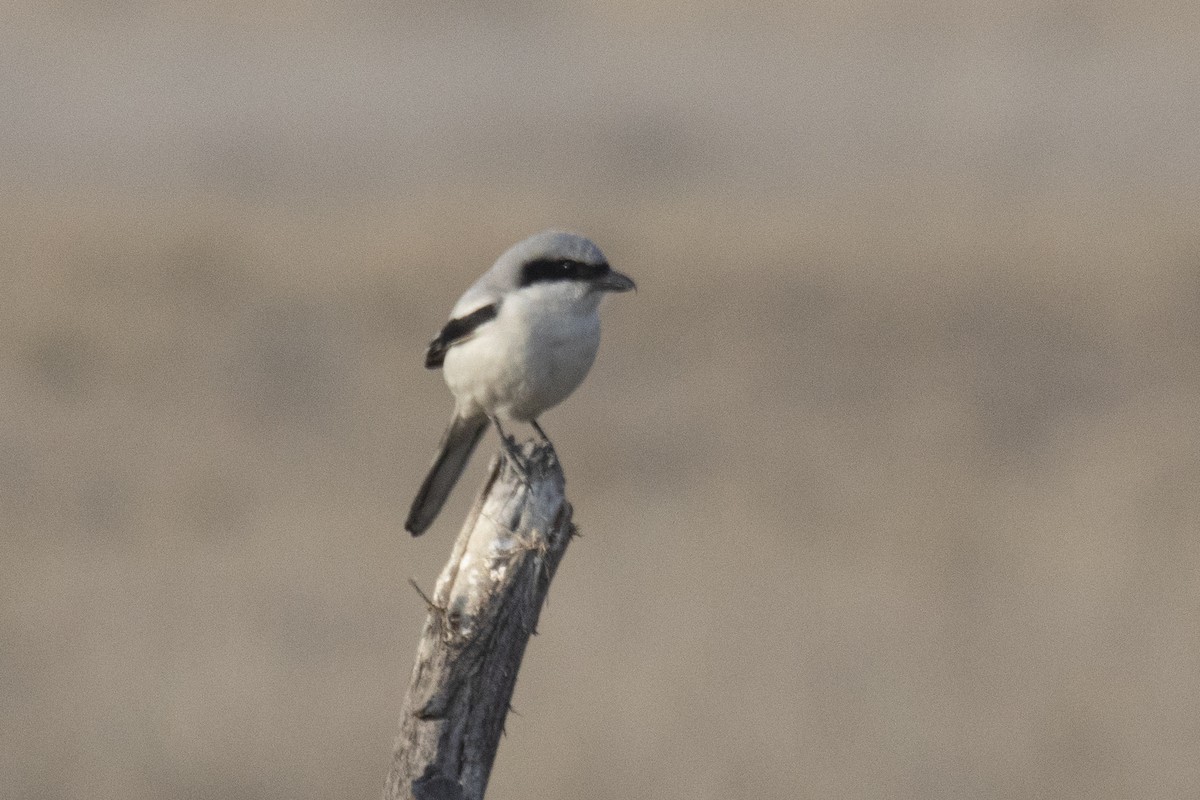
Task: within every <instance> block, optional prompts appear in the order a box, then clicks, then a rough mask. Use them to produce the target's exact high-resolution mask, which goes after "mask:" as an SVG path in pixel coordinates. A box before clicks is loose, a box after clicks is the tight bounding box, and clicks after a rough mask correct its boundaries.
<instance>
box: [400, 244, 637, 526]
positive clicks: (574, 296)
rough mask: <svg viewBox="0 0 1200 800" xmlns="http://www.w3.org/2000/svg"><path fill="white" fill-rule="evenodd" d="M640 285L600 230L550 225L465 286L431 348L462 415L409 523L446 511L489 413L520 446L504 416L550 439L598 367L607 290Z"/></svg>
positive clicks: (431, 363)
mask: <svg viewBox="0 0 1200 800" xmlns="http://www.w3.org/2000/svg"><path fill="white" fill-rule="evenodd" d="M633 288H635V287H634V283H633V281H632V280H631V279H630V278H629V277H627V276H625V275H622V274H621V273H619V272H617V271H615V270H613V269H612V268H610V267H609V265H608V262H607V261H606V260H605V258H604V254H603V253H601V252H600V248H599V247H597V246H596V245H595V244H593V243H592V242H591V241H590V240H588V239H585V238H584V237H582V236H579V235H577V234H573V233H564V232H562V231H544V232H543V233H539V234H536V235H534V236H531V237H529V238H528V239H525V240H524V241H521V242H518V243H517V244H515V245H513V246H512V247H510V248H509V249H508V250H506V251H505V252H504V253H503V255H501V256H500V258H499V259H497V260H496V263H495V264H494V265H493V266H492V268H491V269H489V270H488V271H487V272H485V273H484V274H483V277H481V278H480V279H479V280H478V281H476V282H475V284H474V285H473V286H472V287H471V288H470V289H467V291H466V292H464V293H463V296H462V297H460V298H459V300H458V302H457V303H456V304H455V305H454V309H453V310H452V311H451V312H450V321H449V322H447V323H446V325H445V327H443V328H442V331H441V333H439V334H438V335H437V337H436V338H435V339H434V340H433V341H432V342H430V343H429V349H428V350H427V351H426V353H425V366H426V367H427V368H428V369H437V368H438V367H441V368H442V375H443V377H445V379H446V385H447V386H449V387H450V391H451V392H452V393H453V394H454V416H453V417H451V418H450V427H449V428H447V429H446V434H445V436H443V437H442V444H441V446H440V447H439V448H438V452H437V455H436V456H435V457H434V459H433V466H432V467H430V469H429V475H428V476H426V478H425V482H424V483H422V484H421V488H420V490H419V491H418V492H417V497H416V499H415V500H413V504H412V510H411V511H410V512H409V514H408V521H407V522H405V524H404V527H405V528H406V529H407V530H408V531H409V532H410V533H411V534H412V535H413V536H417V535H419V534H421V533H423V532H424V531H425V530H426V529H427V528H428V527H429V526H430V525H431V524H432V523H433V520H434V518H435V517H437V514H438V512H439V511H441V509H442V504H443V503H444V502H445V501H446V497H447V496H448V495H449V494H450V490H451V489H453V488H454V484H455V483H457V482H458V478H459V476H460V475H462V471H463V469H464V468H465V467H466V465H467V460H468V459H469V458H470V457H471V452H472V451H473V450H474V449H475V445H476V444H478V443H479V439H480V437H481V436H482V435H483V432H484V430H485V429H486V428H487V425H488V422H489V421H491V422H492V423H493V424H494V425H495V426H496V430H497V432H498V433H499V434H500V437H501V439H502V440H503V441H504V443H505V446H506V447H507V448H508V449H509V450H510V451H511V450H513V449H515V444H514V442H513V440H512V439H511V438H509V437H508V436H507V435H506V434H505V433H504V429H503V428H502V427H501V426H500V417H501V416H504V417H506V418H508V419H512V420H516V421H518V422H528V423H531V424H532V425H533V428H534V430H536V431H537V433H538V435H539V436H541V437H542V439H544V440H545V441H547V442H548V441H549V438H548V437H547V436H546V433H545V431H543V430H542V427H541V426H540V425H539V424H538V422H537V418H538V417H539V416H540V415H541V414H542V412H544V411H546V410H547V409H549V408H552V407H553V406H556V405H558V404H559V403H561V402H562V401H563V400H565V399H566V398H567V396H568V395H570V394H571V392H573V391H575V389H576V387H578V386H579V384H580V383H582V382H583V379H584V378H585V377H586V376H587V374H588V370H590V369H591V368H592V362H593V361H595V359H596V350H597V348H598V347H599V346H600V314H599V308H600V300H601V298H603V296H604V295H605V294H606V293H608V292H625V291H628V290H630V289H633Z"/></svg>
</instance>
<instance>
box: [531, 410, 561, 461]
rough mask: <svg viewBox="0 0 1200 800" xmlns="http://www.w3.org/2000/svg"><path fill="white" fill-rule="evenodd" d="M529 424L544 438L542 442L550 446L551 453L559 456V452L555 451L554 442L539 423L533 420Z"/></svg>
mask: <svg viewBox="0 0 1200 800" xmlns="http://www.w3.org/2000/svg"><path fill="white" fill-rule="evenodd" d="M529 424H530V425H532V426H533V429H534V430H535V431H537V434H538V436H540V437H542V441H543V442H545V443H546V444H548V445H550V452H552V453H555V454H556V455H557V451H555V449H554V442H552V441H550V437H549V436H547V435H546V432H545V431H544V430H542V426H541V425H538V421H537V420H536V419H531V420H529Z"/></svg>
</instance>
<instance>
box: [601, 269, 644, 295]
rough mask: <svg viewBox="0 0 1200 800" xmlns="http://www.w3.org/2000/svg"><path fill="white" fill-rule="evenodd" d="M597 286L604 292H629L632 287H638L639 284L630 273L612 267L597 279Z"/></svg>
mask: <svg viewBox="0 0 1200 800" xmlns="http://www.w3.org/2000/svg"><path fill="white" fill-rule="evenodd" d="M596 288H597V289H599V290H600V291H602V292H628V291H629V290H630V289H637V284H636V283H634V282H633V278H630V277H629V276H628V275H622V274H621V273H619V272H617V271H616V270H615V269H610V270H609V271H608V272H606V273H604V274H603V275H601V276H600V277H599V278H597V279H596Z"/></svg>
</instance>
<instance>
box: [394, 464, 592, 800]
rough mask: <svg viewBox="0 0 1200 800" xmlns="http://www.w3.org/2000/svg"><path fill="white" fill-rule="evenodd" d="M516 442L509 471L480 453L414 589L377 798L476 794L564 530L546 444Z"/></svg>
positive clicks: (562, 547)
mask: <svg viewBox="0 0 1200 800" xmlns="http://www.w3.org/2000/svg"><path fill="white" fill-rule="evenodd" d="M523 453H524V456H525V457H524V458H523V459H522V462H523V464H522V467H523V469H521V470H518V469H517V468H516V467H514V466H513V464H512V463H511V461H510V459H509V457H508V456H500V455H498V456H496V457H495V458H493V459H492V463H491V466H490V467H489V475H488V479H487V481H486V482H485V483H484V486H483V490H482V491H481V492H480V494H479V497H478V498H476V500H475V505H474V507H473V508H472V509H471V511H470V513H469V514H468V515H467V520H466V523H465V524H464V525H463V528H462V531H461V532H460V533H459V535H458V539H457V540H456V541H455V543H454V550H453V551H452V553H451V555H450V560H449V562H447V564H446V566H445V568H444V569H443V570H442V574H441V576H440V577H439V578H438V582H437V585H436V587H435V588H434V591H433V596H432V597H429V598H426V602H427V603H428V605H429V616H428V618H427V619H426V620H425V628H424V631H423V632H422V634H421V642H420V644H419V645H418V646H417V661H416V664H415V665H414V666H413V673H412V682H411V683H410V684H409V687H408V692H407V693H406V695H405V697H404V704H403V706H402V710H401V713H400V734H399V736H398V737H397V738H396V746H395V752H394V753H393V755H392V765H391V769H390V770H389V772H388V777H387V784H386V787H385V789H384V797H385V800H402V799H403V800H409V799H410V798H411V800H482V798H483V795H484V791H485V790H486V789H487V782H488V776H489V775H490V774H491V770H492V762H493V760H494V759H495V757H496V749H497V747H498V746H499V744H500V736H501V734H502V733H503V731H504V719H505V716H506V715H507V714H508V708H509V702H510V700H511V699H512V693H513V687H514V686H515V685H516V682H517V672H518V670H519V669H520V667H521V657H522V656H523V655H524V653H525V645H526V643H527V642H528V641H529V637H530V635H531V634H532V633H533V632H534V629H535V627H536V625H537V621H538V615H539V614H540V613H541V608H542V603H543V602H544V600H545V597H546V592H547V591H548V590H549V588H550V581H551V579H553V577H554V572H555V570H556V569H557V568H558V563H559V561H560V560H561V559H562V557H563V554H564V553H565V552H566V549H567V544H568V543H569V542H570V540H571V537H572V536H573V535H574V533H575V528H574V526H573V525H572V524H571V505H570V503H568V502H567V499H566V494H565V491H566V479H565V478H564V476H563V472H562V468H561V467H560V466H559V463H558V459H557V458H556V457H555V455H554V450H553V448H552V447H550V446H549V445H548V444H537V443H532V442H531V443H529V444H526V445H525V447H524V450H523ZM522 472H523V473H525V474H522Z"/></svg>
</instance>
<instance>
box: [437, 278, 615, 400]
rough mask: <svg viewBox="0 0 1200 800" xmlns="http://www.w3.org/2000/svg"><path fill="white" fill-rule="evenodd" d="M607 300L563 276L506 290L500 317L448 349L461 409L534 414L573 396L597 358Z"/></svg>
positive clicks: (448, 368)
mask: <svg viewBox="0 0 1200 800" xmlns="http://www.w3.org/2000/svg"><path fill="white" fill-rule="evenodd" d="M599 301H600V298H599V296H598V295H597V294H594V293H591V292H583V291H581V290H580V288H579V287H577V286H574V285H570V284H563V283H550V284H541V285H536V286H531V287H528V288H526V289H522V290H520V291H518V292H514V293H512V294H510V295H508V296H507V297H505V298H504V301H503V302H502V303H501V305H500V313H499V314H498V315H497V316H496V318H495V319H494V320H492V321H491V322H488V323H486V324H484V325H483V326H481V327H480V328H479V330H478V331H477V332H476V334H475V335H474V336H473V337H472V338H471V339H469V340H468V341H465V342H462V343H460V344H457V345H455V346H454V347H452V348H450V351H449V352H448V353H447V354H446V360H445V364H444V366H443V370H444V374H445V378H446V383H447V385H449V387H450V390H451V391H452V392H453V393H454V396H455V398H456V399H457V400H458V404H459V411H460V413H468V414H469V413H477V412H478V411H486V412H489V413H495V414H502V415H504V416H506V417H511V418H513V419H516V420H520V421H528V420H530V419H534V418H536V417H538V416H540V415H541V414H542V412H544V411H546V410H547V409H549V408H552V407H553V406H555V405H558V404H559V403H561V402H562V401H563V400H565V399H566V398H567V396H569V395H570V394H571V392H573V391H575V389H576V388H577V387H578V386H579V384H580V383H582V382H583V379H584V378H585V377H586V376H587V373H588V370H590V369H591V367H592V362H593V361H595V359H596V350H597V349H598V348H599V346H600V315H599V313H598V306H599Z"/></svg>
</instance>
